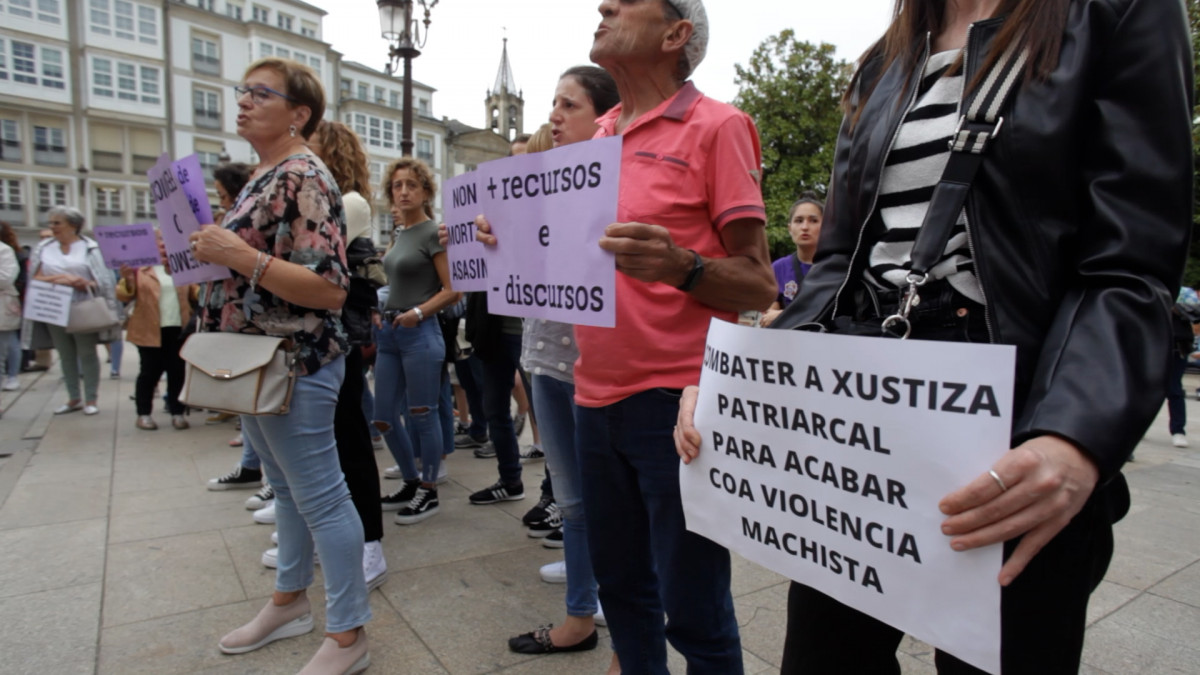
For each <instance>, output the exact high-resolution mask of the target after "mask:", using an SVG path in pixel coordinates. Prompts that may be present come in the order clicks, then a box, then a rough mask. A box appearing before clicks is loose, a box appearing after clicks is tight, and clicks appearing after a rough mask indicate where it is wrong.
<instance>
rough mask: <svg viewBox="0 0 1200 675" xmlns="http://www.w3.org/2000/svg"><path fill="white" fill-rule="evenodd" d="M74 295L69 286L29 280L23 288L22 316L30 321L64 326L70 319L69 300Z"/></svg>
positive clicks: (73, 290)
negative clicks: (23, 307) (23, 305)
mask: <svg viewBox="0 0 1200 675" xmlns="http://www.w3.org/2000/svg"><path fill="white" fill-rule="evenodd" d="M74 295H75V289H73V288H71V287H70V286H64V285H63V284H52V283H50V282H48V281H35V280H33V279H30V280H29V284H28V285H27V286H26V287H25V310H24V312H23V316H24V317H25V318H26V319H29V320H30V321H41V322H42V323H48V324H51V325H54V326H65V325H67V321H68V320H69V319H70V318H71V298H72V297H74Z"/></svg>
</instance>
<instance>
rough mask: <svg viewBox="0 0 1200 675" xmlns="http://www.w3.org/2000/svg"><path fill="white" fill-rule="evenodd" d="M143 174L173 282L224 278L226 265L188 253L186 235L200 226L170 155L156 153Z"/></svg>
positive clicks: (226, 272) (190, 250)
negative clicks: (155, 157) (147, 171)
mask: <svg viewBox="0 0 1200 675" xmlns="http://www.w3.org/2000/svg"><path fill="white" fill-rule="evenodd" d="M146 175H147V176H148V177H149V178H150V194H151V196H152V197H153V198H154V212H155V213H156V214H157V215H158V224H159V229H160V230H161V231H162V236H163V245H164V246H165V247H166V249H167V269H168V270H169V271H170V273H171V276H172V277H173V279H174V280H175V283H176V284H195V283H200V282H202V281H218V280H220V279H228V278H229V268H228V267H224V266H222V265H213V264H211V263H202V262H200V261H198V260H196V259H195V258H194V257H192V249H191V248H190V247H189V245H188V236H189V235H191V233H193V232H195V231H196V230H198V229H200V223H199V221H197V220H196V214H195V213H193V212H192V206H191V204H189V203H188V199H187V195H186V194H185V193H184V191H183V189H182V188H181V187H180V186H179V180H178V177H177V176H176V175H175V169H174V168H173V167H172V166H171V158H170V157H168V156H167V155H165V154H164V155H163V156H162V157H159V158H158V162H157V163H156V164H155V165H154V168H152V169H150V172H149V173H148V174H146Z"/></svg>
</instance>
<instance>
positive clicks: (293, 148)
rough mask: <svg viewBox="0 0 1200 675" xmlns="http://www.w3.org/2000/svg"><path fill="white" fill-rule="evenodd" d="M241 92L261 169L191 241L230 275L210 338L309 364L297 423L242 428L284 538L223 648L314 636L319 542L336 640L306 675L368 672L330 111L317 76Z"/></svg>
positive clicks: (266, 70) (281, 63)
mask: <svg viewBox="0 0 1200 675" xmlns="http://www.w3.org/2000/svg"><path fill="white" fill-rule="evenodd" d="M235 91H236V92H237V103H238V113H239V114H238V117H237V126H238V134H239V135H241V136H242V137H243V138H245V139H246V140H247V141H249V142H250V145H251V146H253V147H254V150H255V151H256V152H257V153H258V156H259V157H260V158H261V159H262V161H261V162H260V164H259V165H258V168H257V170H256V171H255V173H254V175H253V176H251V179H250V182H249V183H248V184H247V185H246V187H245V188H243V189H242V192H241V193H240V194H239V195H238V197H237V201H236V202H235V203H234V205H233V208H231V209H230V210H229V212H228V213H227V214H226V215H225V220H224V222H223V223H222V225H221V226H216V225H207V226H205V227H203V228H201V230H200V231H199V232H197V233H195V234H193V235H192V237H191V242H192V244H191V245H192V250H193V252H194V254H195V257H196V258H197V259H198V260H200V261H202V262H211V263H216V264H220V265H225V266H227V267H229V268H230V269H231V270H232V272H233V275H232V277H231V278H230V279H227V280H225V281H219V282H214V283H210V284H207V285H206V287H205V288H204V289H203V290H202V291H201V298H202V301H203V302H202V304H203V311H204V330H207V331H216V330H219V331H226V332H235V333H250V334H260V335H261V334H265V335H272V336H284V337H288V338H290V339H291V340H292V342H293V344H294V347H295V349H297V350H298V353H297V365H296V368H297V375H298V377H297V378H296V386H295V391H294V393H293V395H292V402H291V410H290V412H289V413H288V414H287V415H280V416H262V417H252V416H243V417H242V430H243V433H244V434H245V435H246V436H247V440H249V441H250V442H251V443H252V445H253V446H254V449H255V450H257V451H258V453H259V455H260V457H261V458H262V463H263V469H264V471H265V472H266V475H267V479H268V480H269V481H270V483H271V486H272V487H274V488H275V512H276V524H277V527H278V531H279V553H278V568H277V571H276V572H277V573H276V577H275V579H276V580H275V594H274V596H273V597H272V598H271V600H270V601H269V602H267V605H266V607H264V608H263V609H262V611H260V612H259V613H258V616H256V617H255V618H254V620H252V621H251V622H250V623H248V624H246V625H244V626H242V627H241V628H238V629H237V630H235V631H233V632H231V633H229V634H228V635H226V636H225V637H224V638H222V639H221V643H220V647H221V651H223V652H225V653H227V654H241V653H244V652H248V651H253V650H255V649H258V648H260V647H262V646H264V645H266V644H268V643H270V642H273V641H275V640H278V639H281V638H286V637H293V636H296V635H301V634H303V633H307V632H309V631H311V630H312V626H313V621H312V615H311V614H310V613H309V602H308V598H307V596H306V595H305V590H306V588H307V587H308V586H309V585H310V584H311V583H312V581H313V544H314V542H315V544H316V550H317V552H318V553H319V555H320V559H321V564H322V566H323V569H324V573H325V594H326V619H325V624H326V627H325V635H326V639H325V640H324V642H323V643H322V645H321V647H320V649H319V650H318V651H317V653H316V655H315V656H314V657H313V659H312V660H311V661H309V663H308V665H307V666H306V667H305V668H304V670H303V671H301V672H302V675H316V674H317V673H321V674H324V673H339V674H340V673H358V672H361V671H362V670H364V669H365V668H366V667H367V665H368V664H369V663H370V655H369V654H368V653H367V640H366V634H365V633H364V632H363V630H362V626H363V624H365V623H366V622H367V620H369V619H370V617H371V610H370V608H369V607H368V605H367V588H366V583H365V582H364V580H363V569H362V550H363V549H362V541H363V529H362V521H361V520H360V519H359V516H358V513H357V512H356V511H355V510H354V506H353V504H352V503H351V501H350V492H349V490H348V489H347V488H346V482H345V480H344V479H343V477H342V472H341V470H340V469H339V468H338V457H337V448H336V445H335V442H334V434H333V417H334V409H335V406H336V404H337V395H338V390H339V389H340V388H341V385H342V380H343V378H344V377H345V358H344V355H345V353H346V351H347V349H348V347H347V342H346V336H345V332H344V329H343V327H342V322H341V318H340V313H341V307H342V303H343V302H344V301H345V298H346V291H347V287H348V284H349V281H348V280H349V274H348V270H347V266H346V246H345V242H344V240H343V238H342V232H343V231H344V230H345V217H344V214H343V211H342V198H341V193H340V192H339V191H338V188H337V184H336V183H335V182H334V180H333V178H332V177H331V176H330V174H329V171H328V170H327V169H326V167H325V165H324V164H323V163H322V162H321V160H320V159H318V158H317V157H316V156H315V155H313V154H312V153H311V152H310V151H309V150H308V148H307V147H305V144H304V139H305V138H307V137H308V136H309V135H310V134H312V132H313V130H314V129H316V127H317V124H318V122H319V121H320V120H321V117H322V115H323V114H324V111H325V96H324V92H323V91H322V89H321V83H320V80H319V79H318V77H317V75H316V74H315V73H314V72H313V71H312V70H310V69H309V68H308V67H307V66H304V65H301V64H298V63H295V62H294V61H288V60H284V59H263V60H260V61H257V62H255V63H254V64H252V65H251V66H250V68H249V69H248V70H247V71H246V75H245V78H244V80H243V83H242V85H240V86H238V87H235Z"/></svg>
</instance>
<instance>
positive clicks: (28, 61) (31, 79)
mask: <svg viewBox="0 0 1200 675" xmlns="http://www.w3.org/2000/svg"><path fill="white" fill-rule="evenodd" d="M3 43H4V41H3V40H0V49H2V48H3V46H4V44H3ZM39 52H40V54H41V59H42V68H41V75H42V79H41V80H40V81H39V80H38V77H37V76H38V54H39ZM6 65H7V64H6V63H4V59H3V58H2V57H0V80H7V79H8V68H7V67H6ZM12 79H13V81H15V82H21V83H23V84H39V83H40V84H41V85H42V86H43V87H49V88H51V89H64V88H66V80H65V76H64V73H63V53H62V50H60V49H51V48H50V47H39V46H38V45H35V44H32V43H29V42H19V41H17V40H13V41H12Z"/></svg>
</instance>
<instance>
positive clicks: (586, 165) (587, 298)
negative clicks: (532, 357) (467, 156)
mask: <svg viewBox="0 0 1200 675" xmlns="http://www.w3.org/2000/svg"><path fill="white" fill-rule="evenodd" d="M476 173H477V174H478V176H477V177H476V182H477V185H478V188H479V201H480V203H481V204H482V206H483V209H482V213H483V214H484V215H486V216H487V219H488V221H489V222H490V223H491V225H492V231H493V232H495V234H496V239H497V244H496V246H495V248H494V249H493V250H491V251H489V254H490V255H489V256H488V257H486V260H487V268H488V276H487V289H488V311H490V312H492V313H494V314H505V315H508V316H522V317H536V318H541V319H551V320H553V321H561V322H564V323H570V324H576V325H583V326H599V327H602V328H611V327H613V326H615V325H616V321H617V313H616V301H617V299H616V283H617V279H616V276H617V266H616V257H615V256H614V255H613V254H612V253H609V252H607V251H604V250H602V249H601V248H600V246H599V241H600V238H601V237H603V236H604V229H605V228H606V227H608V225H609V224H611V223H613V222H615V221H616V219H617V194H618V188H619V186H620V178H621V137H620V136H614V137H610V138H601V139H596V140H591V141H586V142H583V143H573V144H571V145H567V146H564V147H561V148H555V149H554V150H549V151H547V152H539V153H534V154H529V155H518V156H516V157H509V158H506V159H500V160H496V161H493V162H487V163H485V164H482V165H480V167H479V169H478V170H477V171H476ZM472 236H473V233H472Z"/></svg>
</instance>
